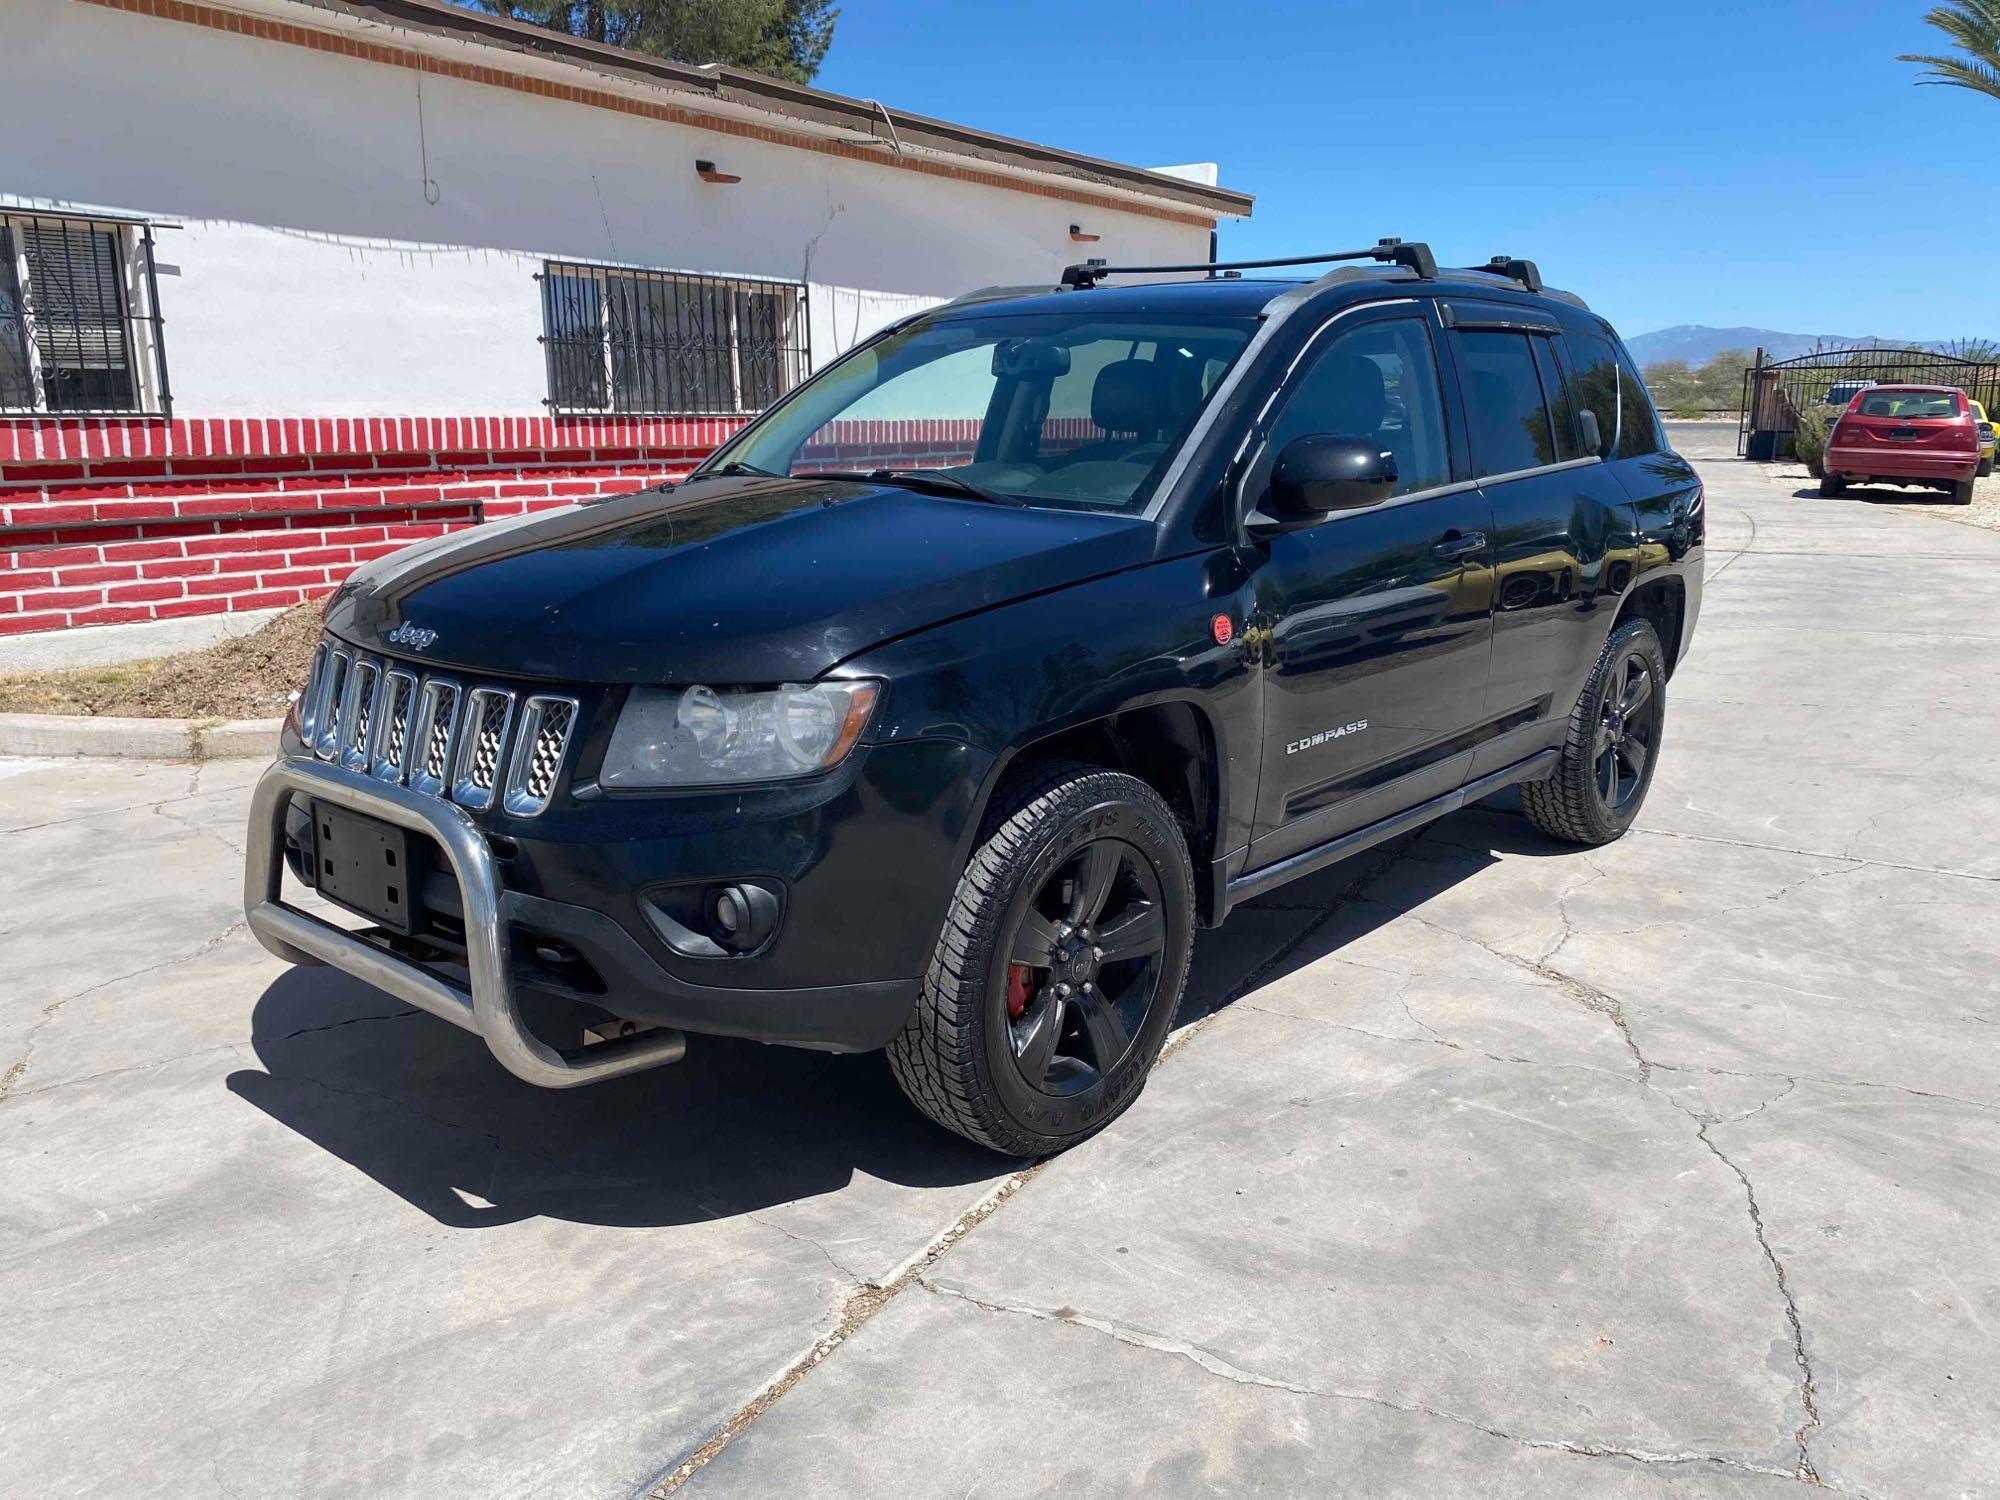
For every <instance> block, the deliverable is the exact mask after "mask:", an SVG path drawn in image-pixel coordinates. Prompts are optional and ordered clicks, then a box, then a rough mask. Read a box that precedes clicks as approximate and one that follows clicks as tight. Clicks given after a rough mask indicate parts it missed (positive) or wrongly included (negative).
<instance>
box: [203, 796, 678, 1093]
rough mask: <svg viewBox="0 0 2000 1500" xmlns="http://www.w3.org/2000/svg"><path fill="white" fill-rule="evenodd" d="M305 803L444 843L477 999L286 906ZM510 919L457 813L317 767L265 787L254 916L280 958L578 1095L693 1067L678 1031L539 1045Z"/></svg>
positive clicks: (472, 829) (495, 878)
mask: <svg viewBox="0 0 2000 1500" xmlns="http://www.w3.org/2000/svg"><path fill="white" fill-rule="evenodd" d="M294 796H301V797H305V798H308V799H311V798H318V799H320V800H321V801H325V802H331V803H334V804H336V805H338V806H341V807H345V808H349V809H351V810H352V811H354V812H357V813H362V814H364V815H366V816H368V817H371V818H380V819H381V820H382V821H383V822H385V823H394V824H396V825H397V826H398V827H401V828H407V829H409V830H411V831H412V832H415V833H420V834H424V835H426V836H427V837H429V838H431V839H433V840H435V841H436V843H437V846H438V847H439V848H440V849H442V850H443V851H444V854H445V858H446V859H448V860H449V861H450V862H451V868H452V873H453V874H454V875H456V876H457V877H458V889H459V895H460V899H461V900H462V901H463V903H464V914H465V951H466V969H467V972H468V976H469V978H470V981H471V988H470V990H469V991H468V990H466V989H463V988H461V987H460V986H458V985H456V984H453V983H452V982H451V981H449V980H447V979H443V978H441V977H439V976H438V975H436V974H433V973H431V972H430V971H428V970H427V969H424V968H422V967H421V966H419V965H417V964H415V963H412V962H410V961H409V960H407V959H403V958H399V957H397V956H396V955H395V954H393V953H388V952H385V951H384V950H382V949H381V948H378V947H376V946H375V945H374V944H372V943H369V942H367V941H365V940H364V939H362V938H360V937H357V936H356V935H355V934H354V933H351V932H348V931H346V930H344V929H343V928H339V927H336V926H334V925H333V924H332V923H331V922H327V921H325V920H323V919H321V918H319V917H315V916H313V915H311V914H310V913H308V912H304V911H301V910H299V909H298V908H297V907H295V906H288V905H287V904H286V903H285V901H284V899H283V896H282V888H283V880H284V873H285V812H286V809H287V808H288V807H289V806H290V805H291V799H292V798H293V797H294ZM506 913H507V893H506V891H505V890H504V889H503V888H502V886H501V884H500V875H499V871H498V870H497V869H496V868H495V865H494V861H493V853H492V850H491V849H489V848H488V847H487V843H486V836H485V835H484V834H482V833H481V832H480V831H479V828H478V826H477V825H476V824H475V823H474V822H473V821H472V819H471V818H469V817H468V816H466V814H465V813H464V812H463V811H461V810H460V809H459V808H457V807H454V806H453V805H452V804H450V803H448V802H441V801H439V800H438V799H437V798H435V797H430V796H426V795H424V794H423V793H420V792H412V791H410V790H408V789H407V788H404V787H400V786H396V785H393V784H392V783H389V782H384V781H376V780H374V779H372V778H370V777H368V776H366V775H364V774H361V773H357V772H352V771H345V770H341V769H339V768H338V767H335V766H331V765H326V764H323V763H321V762H319V761H314V760H300V759H291V758H287V759H284V760H280V761H278V762H277V763H276V764H275V765H273V766H272V767H271V768H270V769H269V770H267V771H266V772H265V773H264V775H263V778H262V779H261V780H259V781H258V783H257V791H256V794H255V796H254V797H253V798H252V799H251V803H250V836H249V846H248V851H247V854H246V856H245V861H244V869H243V914H244V918H245V920H246V921H247V922H248V923H249V925H250V930H251V931H252V932H253V933H255V934H256V935H257V941H258V942H260V943H262V944H263V945H264V946H265V947H266V948H268V949H269V950H270V951H271V952H272V953H274V954H276V955H277V956H278V957H279V958H282V959H284V960H285V961H286V962H287V963H294V964H330V965H332V966H333V967H334V968H336V969H340V970H343V971H344V972H346V973H349V974H352V975H353V976H354V977H355V978H357V979H360V980H364V981H366V982H367V983H369V984H372V985H374V986H375V987H376V988H377V989H380V990H385V991H387V992H388V993H389V994H391V995H394V996H395V997H396V998H397V999H399V1000H406V1001H408V1002H409V1003H410V1004H411V1005H414V1006H416V1007H418V1008H419V1009H421V1010H426V1011H429V1012H430V1013H431V1014H432V1015H434V1016H438V1017H441V1018H442V1019H444V1020H446V1021H449V1022H451V1023H452V1024H453V1025H454V1026H462V1027H464V1028H465V1029H466V1030H467V1031H471V1032H476V1033H478V1034H479V1035H480V1036H482V1037H484V1038H485V1039H486V1045H487V1046H488V1047H490V1048H491V1049H492V1050H493V1055H494V1056H495V1057H496V1058H498V1059H499V1060H500V1065H501V1066H502V1067H504V1068H506V1070H507V1071H508V1072H510V1073H512V1074H513V1075H514V1076H515V1077H516V1078H520V1079H523V1080H525V1081H526V1082H528V1083H533V1084H538V1085H540V1086H541V1087H543V1088H557V1089H561V1088H574V1087H575V1086H576V1085H578V1084H582V1083H597V1082H600V1081H601V1080H603V1079H606V1078H616V1077H619V1076H620V1075H622V1074H625V1073H636V1072H638V1071H639V1070H640V1069H642V1068H655V1067H659V1066H660V1065H662V1064H663V1063H673V1062H679V1061H680V1060H681V1057H682V1056H683V1054H684V1053H685V1052H686V1050H687V1038H686V1037H685V1036H683V1035H682V1034H681V1033H680V1032H678V1031H667V1030H654V1031H643V1032H639V1033H637V1034H635V1035H632V1036H624V1037H618V1038H615V1039H613V1040H611V1041H607V1042H599V1043H596V1044H594V1045H591V1046H587V1047H575V1048H568V1049H562V1050H558V1049H557V1048H554V1047H551V1046H549V1045H548V1044H547V1043H545V1042H543V1041H541V1040H540V1039H539V1038H537V1037H536V1036H535V1035H534V1034H533V1033H532V1032H530V1031H529V1030H528V1027H527V1024H526V1023H525V1022H524V1021H523V1020H522V1019H521V1012H520V1009H519V1007H518V1006H517V1005H516V1003H515V996H514V969H513V964H512V963H511V962H510V960H509V957H508V951H507V918H506Z"/></svg>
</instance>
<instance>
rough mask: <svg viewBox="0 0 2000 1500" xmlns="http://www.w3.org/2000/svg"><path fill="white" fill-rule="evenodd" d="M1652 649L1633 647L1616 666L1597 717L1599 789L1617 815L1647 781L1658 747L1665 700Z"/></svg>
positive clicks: (1594, 774)
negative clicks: (1649, 654) (1650, 654)
mask: <svg viewBox="0 0 2000 1500" xmlns="http://www.w3.org/2000/svg"><path fill="white" fill-rule="evenodd" d="M1653 689H1654V680H1653V667H1652V663H1651V662H1650V661H1649V660H1648V659H1647V654H1646V653H1645V652H1644V651H1642V650H1639V649H1638V648H1636V647H1635V648H1633V649H1631V650H1628V651H1627V652H1626V653H1625V655H1624V657H1623V658H1622V659H1621V660H1620V661H1619V662H1618V663H1617V665H1616V666H1614V667H1613V668H1612V676H1611V681H1610V683H1609V684H1608V685H1607V691H1606V692H1605V694H1604V700H1603V704H1604V706H1603V707H1602V708H1601V709H1600V710H1599V711H1598V716H1597V757H1596V763H1595V765H1594V766H1593V768H1592V774H1593V776H1594V778H1595V780H1596V783H1597V794H1598V795H1599V796H1600V797H1602V798H1603V799H1604V805H1605V806H1606V807H1607V808H1609V809H1610V810H1611V812H1612V813H1613V814H1617V813H1620V812H1623V811H1624V810H1625V808H1626V806H1627V805H1628V804H1630V803H1631V802H1632V801H1633V800H1634V799H1635V798H1637V797H1638V795H1639V794H1640V792H1641V791H1642V790H1643V789H1644V787H1645V785H1646V779H1647V778H1646V772H1647V769H1648V768H1649V767H1650V765H1651V764H1652V759H1653V752H1654V751H1655V750H1656V749H1658V748H1659V743H1660V726H1661V722H1662V716H1661V713H1660V706H1661V700H1660V696H1659V694H1658V693H1656V692H1654V690H1653Z"/></svg>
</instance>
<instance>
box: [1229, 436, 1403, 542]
mask: <svg viewBox="0 0 2000 1500" xmlns="http://www.w3.org/2000/svg"><path fill="white" fill-rule="evenodd" d="M1396 477H1397V476H1396V455H1395V454H1393V453H1390V452H1389V451H1387V450H1386V449H1385V448H1383V446H1382V445H1381V444H1380V443H1379V442H1377V441H1375V440H1374V439H1373V438H1356V437H1339V436H1336V435H1334V434H1332V433H1314V434H1313V435H1311V436H1310V437H1302V438H1294V439H1293V440H1292V441H1291V442H1289V443H1287V444H1285V447H1284V450H1283V451H1282V452H1280V453H1279V454H1278V458H1277V462H1275V463H1273V464H1272V465H1271V489H1270V495H1269V497H1268V498H1267V500H1266V501H1265V510H1264V511H1263V512H1260V515H1259V517H1258V518H1255V519H1261V521H1262V525H1260V526H1259V527H1258V528H1257V529H1259V530H1267V531H1268V530H1279V531H1284V530H1290V529H1292V528H1293V527H1297V526H1307V525H1311V524H1312V523H1313V522H1314V521H1317V520H1319V519H1320V518H1321V517H1323V516H1325V515H1326V514H1327V513H1328V512H1329V511H1336V510H1359V509H1361V508H1362V507H1364V506H1369V505H1376V504H1379V503H1381V502H1382V501H1384V500H1387V499H1388V498H1389V497H1390V496H1391V495H1393V494H1395V492H1396Z"/></svg>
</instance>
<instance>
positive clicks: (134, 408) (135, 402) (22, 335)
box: [0, 210, 171, 416]
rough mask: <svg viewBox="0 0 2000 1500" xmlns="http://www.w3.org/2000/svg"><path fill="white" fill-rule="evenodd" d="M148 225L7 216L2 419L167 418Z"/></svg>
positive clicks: (1, 287)
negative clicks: (36, 415)
mask: <svg viewBox="0 0 2000 1500" xmlns="http://www.w3.org/2000/svg"><path fill="white" fill-rule="evenodd" d="M160 323H161V319H160V315H159V291H158V285H157V283H156V281H155V278H154V274H153V235H152V230H151V228H150V227H149V226H147V225H144V224H128V223H122V222H118V221H114V220H100V219H80V218H68V217H55V216H51V215H48V214H35V213H19V212H10V211H4V210H0V412H49V413H74V414H76V415H83V416H134V415H141V416H144V415H160V416H164V415H167V414H168V413H169V411H170V402H171V396H170V394H169V392H168V388H167V365H166V350H165V345H164V340H163V337H162V334H161V328H160Z"/></svg>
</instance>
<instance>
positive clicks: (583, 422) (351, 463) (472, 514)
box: [0, 417, 1101, 635]
mask: <svg viewBox="0 0 2000 1500" xmlns="http://www.w3.org/2000/svg"><path fill="white" fill-rule="evenodd" d="M741 425H742V419H741V418H734V417H638V418H627V419H618V418H608V419H604V420H593V419H588V418H568V417H353V418H349V417H271V418H265V419H250V420H239V419H233V418H232V419H222V418H175V419H174V420H173V421H171V422H167V421H157V420H156V421H143V420H136V419H135V420H131V421H118V420H103V421H100V420H94V419H77V418H66V419H57V418H48V419H34V420H25V421H9V420H4V419H0V635H20V634H25V633H27V632H30V631H40V630H60V629H63V628H65V627H67V626H71V625H116V624H126V623H130V622H134V621H140V620H168V619H177V618H179V617H181V616H183V615H202V614H219V613H222V612H224V611H229V610H250V609H267V608H270V607H273V606H277V605H288V604H297V603H299V602H301V601H302V600H305V599H310V598H315V597H317V596H319V595H322V594H325V593H328V592H330V591H331V590H332V589H333V588H334V587H335V586H336V585H338V584H339V583H340V581H341V580H342V579H344V578H345V577H346V576H347V575H348V573H349V572H351V571H352V570H353V568H354V567H355V566H356V565H357V564H359V563H364V562H367V561H368V560H369V559H370V558H374V557H380V556H381V555H382V554H383V553H385V552H393V551H395V550H396V549H397V548H399V547H404V546H407V545H408V544H409V543H411V542H414V541H418V540H420V539H422V538H424V537H430V536H437V535H440V534H441V533H443V532H447V531H455V530H458V529H460V528H462V527H466V526H475V525H478V524H479V523H480V522H482V521H493V520H499V519H502V518H504V517H508V516H517V515H520V514H522V513H524V512H526V511H532V510H543V509H547V508H550V507H553V506H560V505H569V504H572V503H574V502H575V501H577V500H580V499H586V498H588V497H590V496H594V495H609V494H621V493H624V492H626V491H629V490H638V489H644V488H646V487H648V486H649V485H654V484H658V483H659V482H660V481H661V480H663V479H671V478H676V477H678V476H680V475H682V474H685V473H686V472H687V471H688V470H689V469H690V468H692V467H693V466H694V465H695V464H696V463H697V462H699V461H700V460H701V458H702V457H704V456H705V455H706V454H707V453H709V452H710V451H711V450H712V449H713V448H714V447H715V446H716V444H718V443H720V442H721V441H722V440H723V439H724V438H726V437H728V436H729V435H730V434H731V433H733V432H734V431H735V430H736V429H737V428H738V427H739V426H741ZM977 426H978V424H977V423H976V422H973V421H946V420H937V421H905V422H851V423H849V422H841V423H835V424H832V425H831V426H830V427H828V428H826V429H823V430H822V432H820V433H818V434H815V435H814V442H813V444H812V446H811V447H810V448H809V449H807V450H806V451H805V452H804V453H803V454H802V457H803V458H805V459H806V460H807V462H806V463H805V464H803V465H802V467H807V468H841V467H848V466H860V467H868V468H873V467H880V466H884V465H893V466H921V465H925V464H948V463H963V462H965V461H967V460H968V459H969V458H970V457H971V455H972V446H973V442H974V440H975V438H976V435H977ZM1100 435H1101V434H1099V433H1098V431H1097V429H1096V428H1095V427H1093V426H1092V425H1091V424H1090V423H1089V422H1088V421H1086V420H1084V419H1081V418H1069V419H1059V420H1055V421H1051V422H1049V423H1048V424H1047V431H1046V433H1045V435H1044V439H1043V442H1044V446H1045V447H1047V446H1050V445H1055V446H1074V445H1075V444H1076V443H1078V442H1082V441H1086V440H1088V439H1090V438H1092V437H1096V436H1100Z"/></svg>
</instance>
